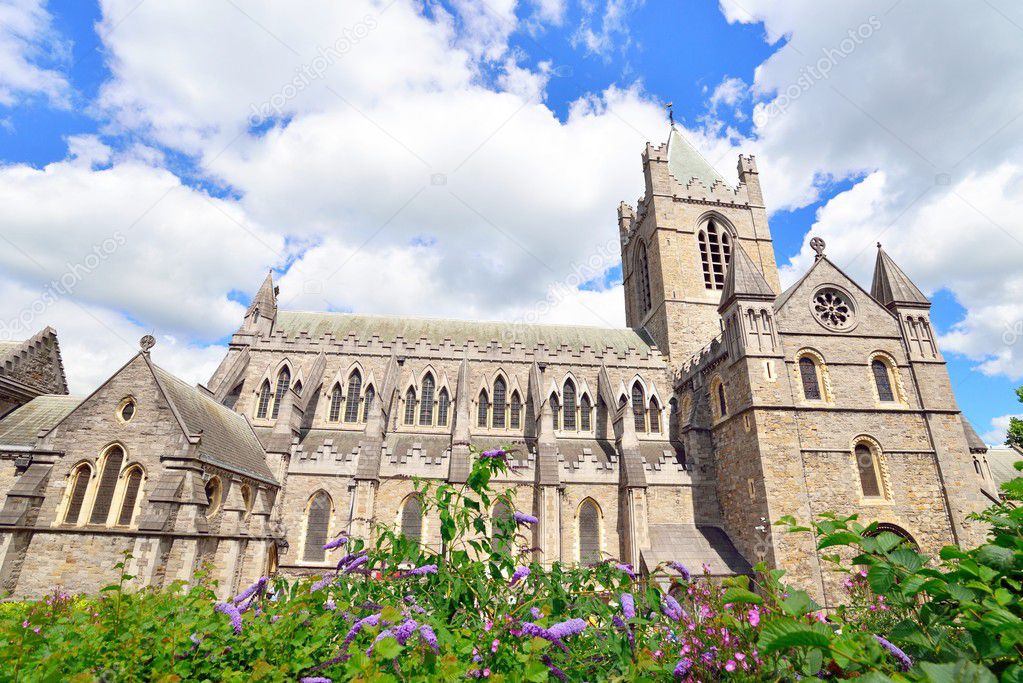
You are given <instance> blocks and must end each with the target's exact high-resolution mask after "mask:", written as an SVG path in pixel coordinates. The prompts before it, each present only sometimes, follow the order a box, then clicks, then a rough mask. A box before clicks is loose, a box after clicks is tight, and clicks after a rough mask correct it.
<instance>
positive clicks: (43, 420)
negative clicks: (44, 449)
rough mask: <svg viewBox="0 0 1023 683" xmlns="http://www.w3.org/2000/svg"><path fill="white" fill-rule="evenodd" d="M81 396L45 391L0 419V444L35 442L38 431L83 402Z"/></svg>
mask: <svg viewBox="0 0 1023 683" xmlns="http://www.w3.org/2000/svg"><path fill="white" fill-rule="evenodd" d="M82 400H83V399H82V397H81V396H63V395H60V394H44V395H42V396H36V397H35V398H34V399H32V400H31V401H29V402H28V403H26V404H25V405H23V406H21V407H20V408H18V409H17V410H15V411H14V412H13V413H11V414H10V415H8V416H7V417H5V418H4V419H2V420H0V448H2V447H3V446H19V447H30V446H33V445H35V442H36V436H37V435H38V434H39V432H40V431H42V430H45V431H49V430H50V429H52V428H53V427H54V426H56V424H57V423H58V422H60V421H61V420H63V419H64V418H65V417H66V416H67V415H68V414H69V413H70V412H71V411H72V410H74V409H75V408H77V407H78V406H79V404H81V402H82Z"/></svg>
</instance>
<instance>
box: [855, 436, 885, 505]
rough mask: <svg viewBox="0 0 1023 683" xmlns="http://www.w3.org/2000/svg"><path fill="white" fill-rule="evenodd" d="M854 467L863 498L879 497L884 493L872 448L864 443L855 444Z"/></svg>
mask: <svg viewBox="0 0 1023 683" xmlns="http://www.w3.org/2000/svg"><path fill="white" fill-rule="evenodd" d="M854 453H855V455H856V467H857V469H858V470H859V474H860V488H861V489H862V490H863V496H864V497H865V498H880V497H882V496H883V495H884V493H883V491H884V489H883V488H882V485H881V473H880V470H879V468H878V462H877V456H876V454H875V453H874V449H872V448H871V447H870V446H868V445H867V444H865V443H859V444H856V448H855V450H854Z"/></svg>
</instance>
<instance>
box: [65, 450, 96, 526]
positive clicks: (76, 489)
mask: <svg viewBox="0 0 1023 683" xmlns="http://www.w3.org/2000/svg"><path fill="white" fill-rule="evenodd" d="M90 479H92V467H90V466H89V465H88V464H87V463H82V464H81V465H79V466H78V467H77V468H76V469H75V470H74V471H73V472H72V473H71V486H70V490H71V494H70V495H69V496H68V502H67V511H66V512H65V513H64V523H65V524H70V525H74V524H78V518H79V517H80V516H81V514H82V505H83V504H84V503H85V493H86V491H87V490H88V488H89V480H90Z"/></svg>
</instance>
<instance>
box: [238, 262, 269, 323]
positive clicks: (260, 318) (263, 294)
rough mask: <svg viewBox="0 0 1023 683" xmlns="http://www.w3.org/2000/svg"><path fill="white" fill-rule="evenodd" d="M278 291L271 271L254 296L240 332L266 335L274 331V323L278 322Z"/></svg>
mask: <svg viewBox="0 0 1023 683" xmlns="http://www.w3.org/2000/svg"><path fill="white" fill-rule="evenodd" d="M277 292H278V288H277V287H275V286H274V279H273V271H270V272H268V273H267V274H266V278H265V279H264V280H263V284H262V285H260V286H259V291H257V292H256V295H255V296H254V297H252V302H251V303H250V304H249V308H248V310H247V311H245V321H244V322H243V323H242V327H241V329H240V330H239V332H241V333H247V334H254V335H256V336H266V335H268V334H270V333H271V332H272V331H273V327H274V323H275V322H277Z"/></svg>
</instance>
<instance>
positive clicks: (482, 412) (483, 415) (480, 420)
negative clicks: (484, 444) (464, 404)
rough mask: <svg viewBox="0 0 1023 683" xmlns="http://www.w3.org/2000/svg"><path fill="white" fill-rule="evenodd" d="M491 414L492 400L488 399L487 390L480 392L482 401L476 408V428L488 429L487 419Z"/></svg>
mask: <svg viewBox="0 0 1023 683" xmlns="http://www.w3.org/2000/svg"><path fill="white" fill-rule="evenodd" d="M489 413H490V399H489V398H488V397H487V390H486V389H483V390H481V391H480V400H479V403H478V404H477V406H476V426H477V427H482V428H484V429H486V427H487V418H488V417H489Z"/></svg>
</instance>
